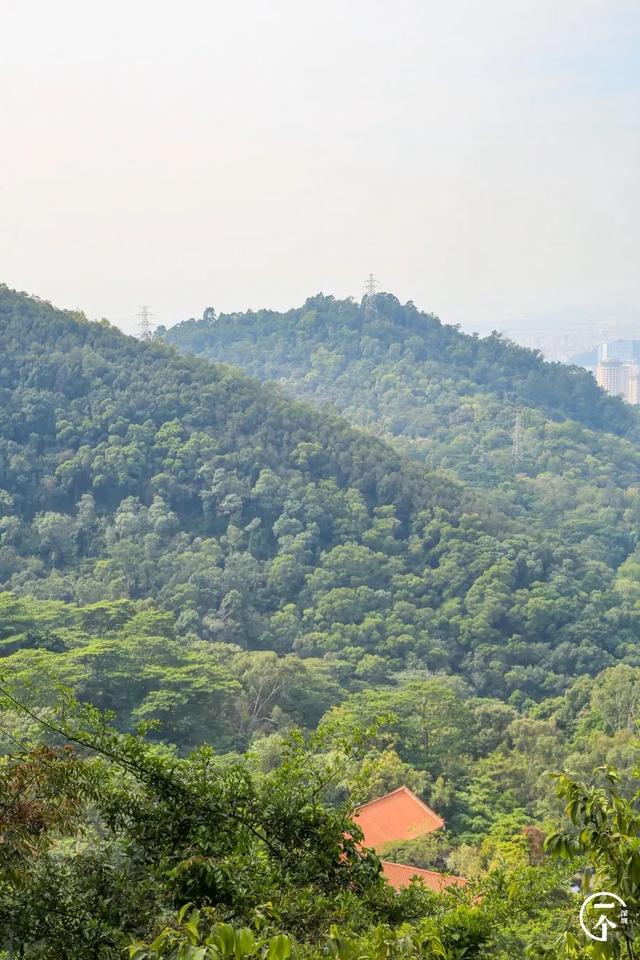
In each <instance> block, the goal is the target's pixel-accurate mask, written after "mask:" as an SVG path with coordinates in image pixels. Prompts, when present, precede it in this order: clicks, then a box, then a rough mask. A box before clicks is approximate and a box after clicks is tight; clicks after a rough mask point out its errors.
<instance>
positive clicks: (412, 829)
mask: <svg viewBox="0 0 640 960" xmlns="http://www.w3.org/2000/svg"><path fill="white" fill-rule="evenodd" d="M354 820H355V822H356V823H357V824H358V826H359V827H360V829H361V830H362V832H363V834H364V840H363V841H362V842H363V844H364V846H365V847H373V848H374V849H375V848H376V847H381V846H382V845H383V844H385V843H389V842H390V841H391V840H413V838H414V837H421V836H423V835H424V834H425V833H433V831H434V830H439V829H440V827H443V826H444V820H443V819H442V817H439V816H438V814H437V813H434V811H433V810H432V809H431V808H430V807H428V806H427V805H426V803H423V802H422V800H420V798H419V797H416V795H415V793H412V791H411V790H409V788H408V787H398V789H397V790H393V791H392V792H391V793H387V794H385V796H384V797H378V799H377V800H371V801H370V802H369V803H365V804H364V805H363V806H362V807H360V809H359V810H358V812H357V813H356V814H355V816H354Z"/></svg>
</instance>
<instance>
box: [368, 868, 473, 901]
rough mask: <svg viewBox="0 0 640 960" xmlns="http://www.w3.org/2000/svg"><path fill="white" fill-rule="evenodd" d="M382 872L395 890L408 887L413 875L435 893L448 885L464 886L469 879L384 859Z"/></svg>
mask: <svg viewBox="0 0 640 960" xmlns="http://www.w3.org/2000/svg"><path fill="white" fill-rule="evenodd" d="M381 862H382V872H383V874H384V876H385V877H386V879H387V880H388V881H389V883H390V884H391V886H392V887H393V888H394V890H401V889H402V887H408V886H409V883H410V882H411V878H412V877H418V878H419V879H420V880H422V882H423V883H424V885H425V887H427V888H428V889H429V890H433V892H434V893H442V891H443V890H444V889H445V888H446V887H464V886H465V885H466V883H467V881H466V880H465V879H464V877H454V876H453V875H451V874H446V873H437V872H436V871H435V870H422V869H421V868H420V867H410V866H408V865H407V864H404V863H391V861H390V860H382V861H381Z"/></svg>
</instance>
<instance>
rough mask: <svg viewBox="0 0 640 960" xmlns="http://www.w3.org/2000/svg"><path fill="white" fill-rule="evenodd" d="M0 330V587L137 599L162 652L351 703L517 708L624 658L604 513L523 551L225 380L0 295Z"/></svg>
mask: <svg viewBox="0 0 640 960" xmlns="http://www.w3.org/2000/svg"><path fill="white" fill-rule="evenodd" d="M0 325H1V326H0V350H1V352H2V368H1V369H0V378H1V379H0V390H1V391H2V393H1V396H2V420H1V421H0V464H1V467H0V484H1V488H2V493H1V496H2V510H3V518H2V543H1V546H0V578H1V579H0V583H2V585H3V586H4V587H5V588H6V589H10V590H13V591H16V592H18V593H25V594H32V595H34V596H36V597H40V598H51V599H60V600H65V601H67V602H74V603H77V602H79V603H94V602H97V601H101V600H105V599H114V600H115V599H119V598H130V599H134V600H135V599H142V598H147V597H148V598H153V599H155V600H157V602H158V603H159V604H160V605H161V607H163V608H164V609H166V610H168V611H172V612H173V613H174V614H175V615H176V617H177V626H178V630H179V632H180V633H181V634H182V635H183V636H185V637H189V636H194V637H201V638H203V639H207V640H216V641H225V642H233V643H238V644H240V645H241V646H244V647H249V648H259V649H271V650H276V651H277V652H280V653H286V652H289V651H293V652H295V653H297V654H298V655H300V656H302V657H312V658H316V659H317V658H324V659H325V662H327V663H331V664H333V669H334V670H335V671H336V675H337V676H338V677H339V678H340V681H341V682H342V683H343V684H345V685H346V686H347V687H349V688H353V689H357V688H358V685H363V684H364V685H366V684H368V683H371V682H385V681H388V680H389V679H390V678H391V677H392V676H393V675H394V674H395V673H397V672H398V671H401V670H406V669H428V670H431V671H434V670H435V671H437V670H444V671H454V672H459V673H461V674H462V675H463V676H464V677H465V678H466V679H467V680H469V682H470V683H471V684H472V685H473V688H474V689H475V690H476V691H477V692H478V693H483V694H489V695H498V696H503V697H513V698H514V702H519V701H520V700H523V699H526V698H527V697H534V698H538V697H540V696H543V695H548V694H551V693H556V692H559V691H561V690H562V689H563V688H564V687H565V686H566V684H567V682H568V681H569V679H570V678H572V677H574V676H575V675H577V674H580V673H592V674H594V673H596V672H598V671H599V670H601V669H603V668H605V667H607V666H610V665H612V664H613V663H615V662H616V661H617V660H620V659H624V660H627V661H629V662H631V663H635V662H636V660H637V659H638V654H637V652H636V650H637V643H636V640H637V635H638V623H639V620H638V617H639V611H638V609H637V607H636V594H637V586H636V584H637V573H636V571H637V569H638V566H637V564H636V561H635V560H634V559H633V557H632V556H631V555H632V552H633V549H634V539H633V535H632V531H631V529H630V527H629V526H625V525H624V524H622V523H618V519H617V515H614V513H612V512H611V511H610V512H609V514H607V515H606V516H604V518H603V517H602V516H601V515H600V514H598V513H597V511H596V512H595V513H594V511H592V510H590V511H589V512H588V514H587V515H586V519H585V523H584V524H583V526H582V527H580V528H579V529H578V531H577V534H576V536H575V538H574V539H573V541H572V540H571V538H566V537H562V536H559V535H558V534H557V533H555V532H553V530H550V531H549V532H548V535H546V536H545V538H544V539H541V538H540V537H539V536H538V535H537V534H531V533H530V532H529V531H528V530H527V528H526V526H525V525H524V524H522V523H520V522H519V521H518V520H517V519H516V520H512V519H509V518H508V517H507V516H506V515H505V512H504V511H503V512H501V511H499V510H496V508H495V505H494V503H493V502H492V500H490V499H485V498H483V497H480V496H478V495H476V494H471V493H469V492H468V491H466V490H465V489H464V487H463V486H461V485H460V484H452V483H451V482H450V481H447V480H446V478H445V477H444V476H443V475H442V474H438V473H429V474H426V475H425V474H424V471H423V470H422V469H419V468H418V466H417V465H412V464H410V463H409V462H408V461H406V460H405V459H403V458H402V457H400V456H399V455H398V454H397V453H396V452H394V450H393V449H392V448H391V447H390V446H388V445H386V444H385V443H383V442H381V441H380V440H378V439H375V438H374V437H372V436H370V435H367V434H366V433H362V432H358V431H356V430H353V429H352V428H350V427H349V426H347V424H346V423H345V422H344V421H343V420H341V419H339V418H338V417H336V416H328V415H327V414H326V413H321V412H314V411H313V409H312V408H311V407H309V406H305V405H300V404H298V403H295V402H292V401H290V400H287V399H285V397H284V396H283V395H282V393H281V392H280V391H279V390H278V389H276V388H274V387H271V386H261V385H260V384H259V383H258V382H257V381H254V380H251V379H248V378H247V377H246V376H244V375H243V374H241V373H238V372H236V371H233V370H230V369H229V368H227V367H220V366H212V365H210V364H209V363H207V362H206V361H204V360H200V359H196V358H194V357H186V356H180V355H179V354H178V353H176V352H175V351H173V350H172V349H171V348H170V347H167V346H165V345H163V344H161V343H151V344H145V343H139V342H137V341H136V340H134V339H132V338H128V337H125V336H124V335H123V334H121V333H119V332H118V331H117V330H114V329H112V328H111V327H109V326H107V325H106V324H96V323H88V322H87V321H86V320H84V319H83V318H82V317H78V316H72V315H70V314H67V313H63V312H60V311H58V310H54V309H53V308H52V307H50V306H49V305H47V304H45V303H42V302H40V301H36V300H33V299H30V298H28V297H26V296H23V295H19V294H16V293H13V292H11V291H9V290H7V289H6V288H3V289H2V291H1V292H0ZM610 409H611V410H613V411H615V410H617V405H616V404H613V405H612V406H611V407H610V406H609V405H608V402H607V401H606V400H602V410H603V412H602V414H601V416H602V417H606V416H610V415H611V414H610ZM621 442H622V441H621ZM618 493H619V492H617V493H616V495H618ZM624 496H625V497H626V498H627V499H626V513H625V516H626V515H627V514H629V515H630V516H631V517H633V515H634V511H635V510H637V504H638V498H637V495H636V494H635V493H633V492H632V491H631V492H630V491H627V492H626V493H625V495H624ZM630 556H631V559H627V558H628V557H630ZM623 561H625V562H624V563H623V565H622V566H620V564H622V562H623Z"/></svg>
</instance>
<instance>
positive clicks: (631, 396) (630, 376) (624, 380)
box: [596, 341, 640, 404]
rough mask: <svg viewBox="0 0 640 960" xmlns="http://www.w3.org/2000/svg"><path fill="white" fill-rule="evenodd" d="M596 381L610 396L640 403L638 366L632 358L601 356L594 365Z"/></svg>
mask: <svg viewBox="0 0 640 960" xmlns="http://www.w3.org/2000/svg"><path fill="white" fill-rule="evenodd" d="M618 342H622V341H618ZM628 342H629V343H631V342H632V341H628ZM602 346H603V347H606V346H608V344H603V345H602ZM596 381H597V383H598V386H599V387H602V389H603V390H606V391H607V393H610V394H611V396H612V397H622V399H623V400H626V402H627V403H632V404H639V403H640V366H639V365H638V364H637V363H636V362H635V361H634V360H630V359H622V358H615V357H603V358H602V359H601V360H600V361H599V363H598V366H597V367H596Z"/></svg>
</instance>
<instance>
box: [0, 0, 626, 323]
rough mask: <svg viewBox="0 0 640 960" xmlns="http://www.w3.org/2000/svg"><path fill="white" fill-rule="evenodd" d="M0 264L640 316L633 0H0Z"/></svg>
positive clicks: (83, 301) (192, 307) (232, 293)
mask: <svg viewBox="0 0 640 960" xmlns="http://www.w3.org/2000/svg"><path fill="white" fill-rule="evenodd" d="M0 17H1V19H0V24H1V27H0V36H1V39H0V125H1V126H0V280H4V281H5V282H6V283H8V284H9V285H10V286H12V287H18V288H20V289H25V290H28V291H29V292H32V293H36V294H38V295H40V296H43V297H45V298H46V299H49V300H51V301H53V302H54V303H55V304H57V305H60V306H66V307H80V308H82V309H84V310H85V312H86V313H87V314H88V315H89V316H91V317H98V316H106V317H109V318H110V319H112V320H114V321H115V322H118V323H119V324H120V325H121V326H124V327H125V328H127V329H130V330H132V329H134V327H135V319H134V318H135V314H136V311H137V308H138V305H139V304H142V303H147V304H150V305H151V307H152V310H153V311H154V314H155V315H156V317H157V319H158V320H159V321H160V322H165V323H171V322H174V321H175V320H177V319H181V318H183V317H186V316H190V315H199V314H200V313H201V312H202V309H203V307H205V306H207V305H208V304H213V305H214V306H215V307H216V308H217V309H218V310H240V309H246V308H248V307H254V308H257V307H261V306H271V307H275V308H282V307H289V306H293V305H297V304H300V303H301V302H302V301H303V300H304V299H305V298H306V297H307V296H310V295H312V294H314V293H316V292H318V291H320V290H322V291H323V292H325V293H334V294H335V295H337V296H347V295H350V294H352V295H355V296H357V297H359V296H360V295H361V291H362V282H363V280H364V278H365V276H366V275H367V274H368V273H369V271H373V273H374V274H375V275H376V277H378V279H379V281H380V286H381V288H382V289H385V290H389V291H391V292H393V293H395V294H396V295H397V296H399V297H400V298H401V299H403V300H406V299H412V300H414V302H415V303H416V304H417V305H418V306H420V307H422V308H425V309H430V310H434V311H435V312H437V313H439V315H440V316H441V317H442V318H443V319H444V320H446V321H448V322H461V323H462V324H463V325H464V326H465V327H467V328H479V329H485V328H487V327H491V326H498V327H500V326H501V325H503V324H505V323H506V322H507V321H509V320H511V319H513V318H516V317H526V316H533V315H538V314H543V313H544V314H549V313H552V314H553V313H558V315H566V314H568V313H571V314H572V315H581V313H584V315H585V316H590V317H593V316H598V315H599V314H600V313H602V314H603V315H604V314H606V315H608V316H609V315H612V314H616V313H617V312H620V313H621V314H622V313H626V314H627V315H628V314H629V311H631V312H632V313H633V314H634V315H637V316H638V318H639V320H640V268H639V265H638V258H639V253H640V199H639V198H640V187H639V178H640V2H639V0H628V2H627V0H484V2H481V0H438V2H432V0H344V2H339V0H315V2H311V0H265V2H261V0H246V2H242V0H228V2H220V0H206V2H200V0H182V2H180V3H178V2H171V3H167V2H161V0H160V2H159V0H155V2H146V0H128V2H126V3H125V2H121V0H110V2H109V3H100V4H98V3H97V2H91V0H82V2H75V0H56V2H51V0H41V2H34V0H19V2H18V0H0Z"/></svg>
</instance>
